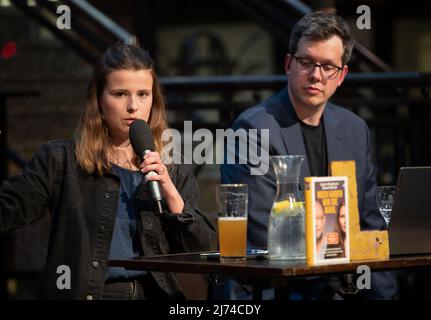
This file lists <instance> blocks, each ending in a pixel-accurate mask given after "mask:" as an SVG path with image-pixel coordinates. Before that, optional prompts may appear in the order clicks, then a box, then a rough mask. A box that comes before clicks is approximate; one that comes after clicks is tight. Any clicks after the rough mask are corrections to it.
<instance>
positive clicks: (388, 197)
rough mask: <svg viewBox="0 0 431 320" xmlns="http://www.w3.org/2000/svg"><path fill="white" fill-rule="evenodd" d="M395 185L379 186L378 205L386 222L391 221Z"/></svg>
mask: <svg viewBox="0 0 431 320" xmlns="http://www.w3.org/2000/svg"><path fill="white" fill-rule="evenodd" d="M395 190H396V187H395V186H379V187H377V205H378V207H379V210H380V213H381V214H382V216H383V218H385V221H386V224H387V225H389V222H390V221H391V212H392V205H393V203H394V197H395Z"/></svg>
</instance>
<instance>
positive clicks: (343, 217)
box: [304, 177, 350, 265]
mask: <svg viewBox="0 0 431 320" xmlns="http://www.w3.org/2000/svg"><path fill="white" fill-rule="evenodd" d="M304 181H305V235H306V256H307V264H308V265H318V264H336V263H346V262H349V260H350V250H349V247H350V244H349V209H348V208H349V197H348V194H349V193H348V182H347V177H306V178H305V179H304Z"/></svg>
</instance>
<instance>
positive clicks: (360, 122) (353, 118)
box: [326, 103, 367, 127]
mask: <svg viewBox="0 0 431 320" xmlns="http://www.w3.org/2000/svg"><path fill="white" fill-rule="evenodd" d="M326 107H327V109H328V111H330V112H331V113H332V114H333V115H334V117H335V118H336V119H337V120H339V121H340V123H341V124H343V125H345V126H352V125H353V126H360V127H366V126H367V124H366V122H365V120H364V119H362V118H361V117H359V116H358V115H357V114H355V113H353V112H352V111H350V110H348V109H346V108H344V107H342V106H339V105H336V104H333V103H328V105H327V106H326Z"/></svg>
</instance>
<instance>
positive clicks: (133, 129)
mask: <svg viewBox="0 0 431 320" xmlns="http://www.w3.org/2000/svg"><path fill="white" fill-rule="evenodd" d="M129 138H130V143H131V144H132V148H133V151H135V153H136V154H137V155H138V156H141V155H142V154H143V152H145V151H146V150H151V151H154V150H156V147H155V145H154V140H153V132H152V131H151V128H150V126H149V125H148V124H147V123H146V122H145V121H144V120H140V119H137V120H135V121H133V122H132V124H131V125H130V130H129Z"/></svg>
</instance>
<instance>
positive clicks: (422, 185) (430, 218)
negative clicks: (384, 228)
mask: <svg viewBox="0 0 431 320" xmlns="http://www.w3.org/2000/svg"><path fill="white" fill-rule="evenodd" d="M388 232H389V252H390V255H391V256H395V255H405V254H431V167H402V168H400V171H399V175H398V181H397V188H396V191H395V198H394V203H393V207H392V214H391V221H390V223H389V227H388Z"/></svg>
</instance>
